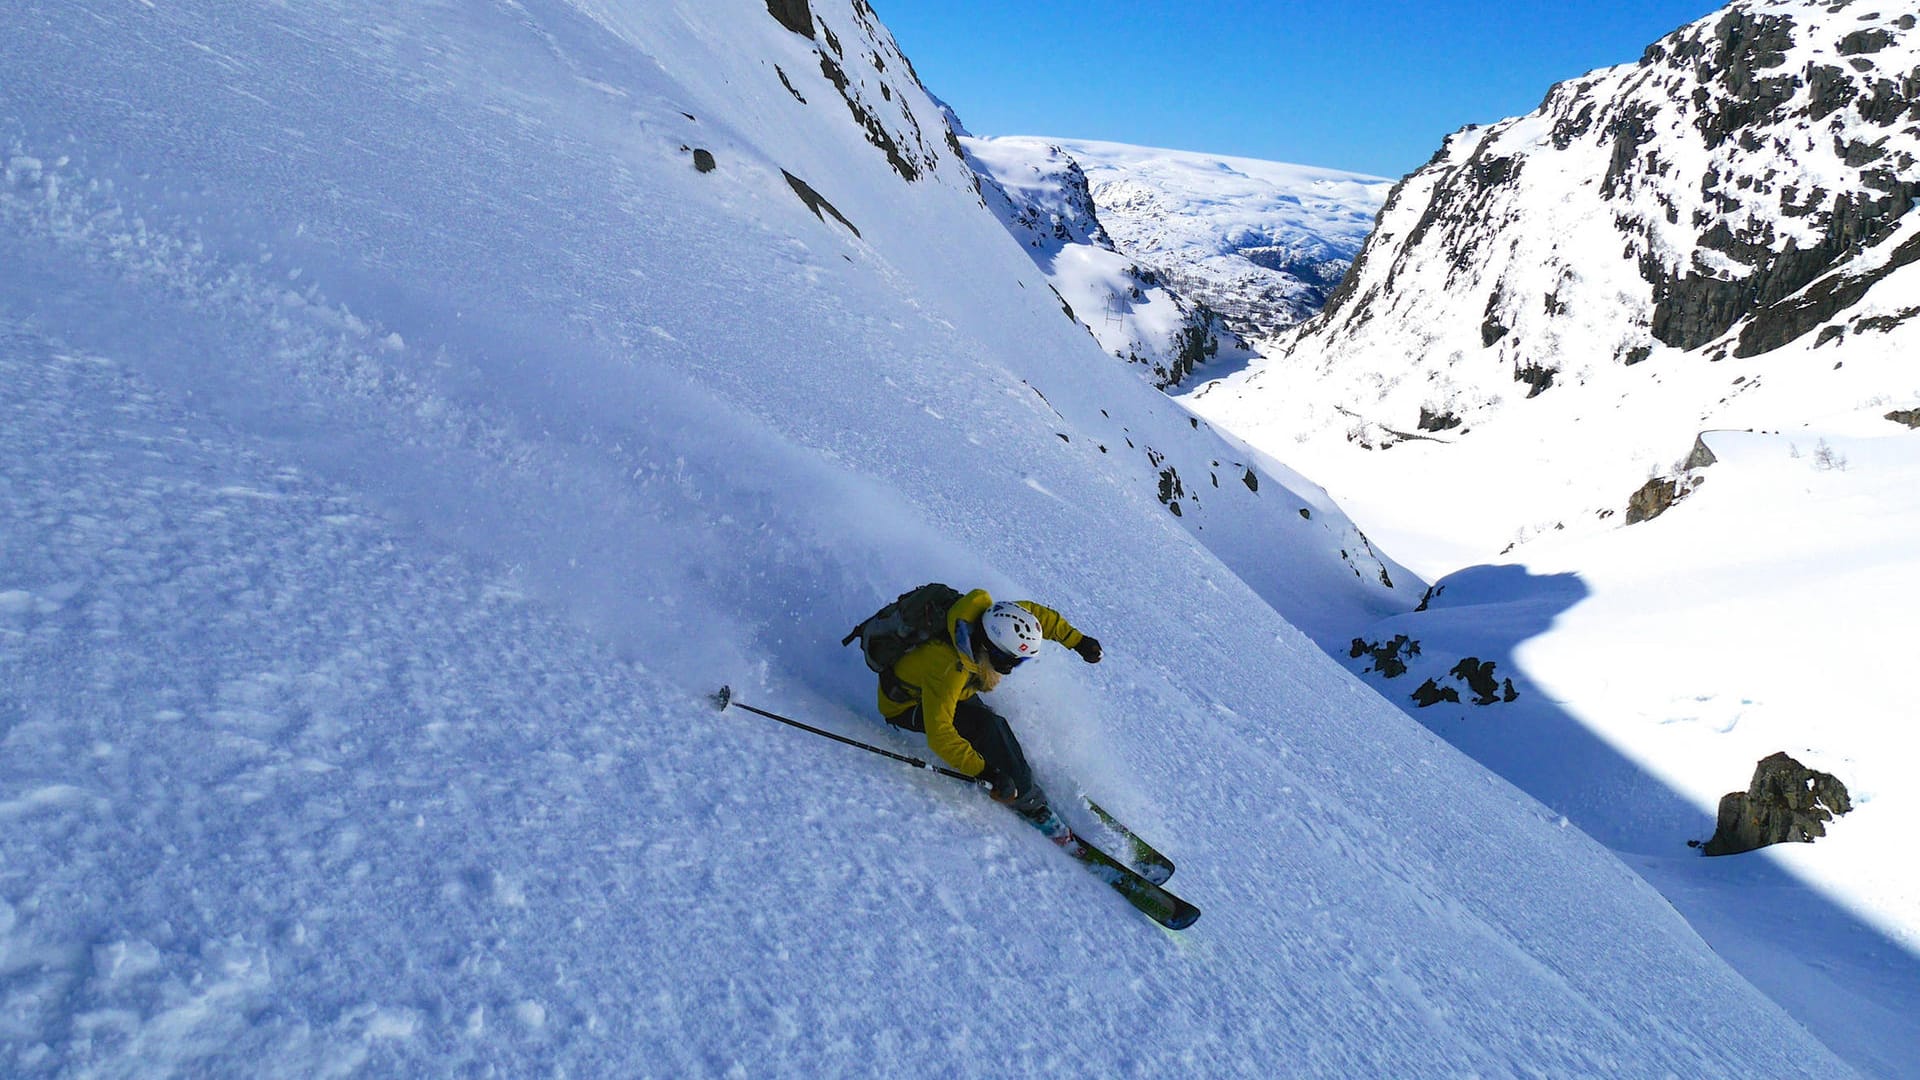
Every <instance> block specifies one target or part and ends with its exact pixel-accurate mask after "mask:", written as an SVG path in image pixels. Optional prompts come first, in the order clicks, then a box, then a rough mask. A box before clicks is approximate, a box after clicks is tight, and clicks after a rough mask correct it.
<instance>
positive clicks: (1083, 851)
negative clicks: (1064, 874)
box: [1026, 807, 1200, 930]
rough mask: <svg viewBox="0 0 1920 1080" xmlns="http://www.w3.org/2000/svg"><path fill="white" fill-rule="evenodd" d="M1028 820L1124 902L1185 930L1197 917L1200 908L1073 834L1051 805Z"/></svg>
mask: <svg viewBox="0 0 1920 1080" xmlns="http://www.w3.org/2000/svg"><path fill="white" fill-rule="evenodd" d="M1026 820H1027V823H1028V824H1030V825H1032V826H1033V827H1034V828H1036V829H1038V830H1040V832H1041V834H1042V835H1044V836H1046V838H1047V839H1049V840H1052V841H1053V842H1054V843H1055V844H1057V845H1058V846H1059V847H1060V849H1061V850H1062V851H1065V852H1066V853H1067V854H1069V855H1071V856H1073V857H1074V859H1075V860H1077V861H1078V862H1079V863H1080V865H1082V866H1084V867H1086V868H1087V869H1088V870H1090V871H1092V872H1093V875H1094V876H1095V877H1097V878H1099V879H1100V880H1102V881H1104V882H1106V883H1107V884H1108V885H1111V886H1113V891H1114V892H1117V893H1119V894H1120V895H1121V896H1124V897H1126V899H1127V903H1129V904H1132V905H1133V906H1134V907H1135V908H1138V909H1139V910H1140V913H1141V914H1143V915H1145V916H1146V917H1147V918H1149V919H1152V920H1153V921H1154V922H1157V923H1159V924H1160V925H1161V926H1164V927H1166V928H1167V929H1169V930H1185V929H1186V928H1187V927H1189V926H1192V925H1193V924H1194V921H1195V920H1196V919H1198V918H1200V909H1199V908H1197V907H1194V906H1193V905H1192V904H1189V903H1187V902H1186V901H1185V900H1182V899H1180V898H1179V897H1177V896H1175V895H1173V894H1172V893H1170V892H1168V891H1167V890H1165V889H1163V888H1161V887H1160V886H1159V885H1156V884H1154V883H1153V882H1152V881H1149V880H1147V879H1146V878H1145V877H1143V876H1141V875H1140V873H1139V872H1137V871H1135V870H1134V869H1133V868H1131V867H1129V866H1127V865H1126V864H1125V863H1123V862H1121V861H1120V860H1118V859H1116V858H1114V857H1113V856H1111V855H1109V854H1107V853H1106V852H1104V851H1101V850H1100V849H1099V848H1097V847H1094V846H1093V845H1092V844H1089V843H1087V842H1086V841H1085V840H1083V839H1081V838H1080V837H1078V836H1075V835H1074V833H1073V830H1072V829H1071V828H1069V827H1068V826H1067V823H1066V822H1064V821H1062V820H1060V815H1059V814H1057V813H1055V812H1054V811H1053V809H1052V808H1051V807H1049V808H1048V809H1047V812H1046V815H1045V816H1044V817H1040V818H1027V819H1026Z"/></svg>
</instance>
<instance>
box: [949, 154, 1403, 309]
mask: <svg viewBox="0 0 1920 1080" xmlns="http://www.w3.org/2000/svg"><path fill="white" fill-rule="evenodd" d="M989 148H991V150H989ZM970 150H971V152H972V153H973V154H974V155H975V156H976V157H978V158H981V159H983V160H989V161H1007V160H1021V159H1024V160H1025V161H1027V162H1039V161H1044V160H1047V159H1049V158H1050V157H1052V156H1054V155H1064V156H1065V157H1066V158H1067V159H1069V160H1071V161H1072V162H1073V163H1074V165H1075V166H1076V168H1077V169H1078V170H1079V171H1080V172H1082V173H1083V174H1084V175H1085V177H1086V180H1087V183H1088V185H1089V189H1090V191H1091V194H1092V196H1093V203H1094V206H1095V208H1096V209H1097V211H1098V214H1099V218H1100V221H1101V223H1102V225H1104V227H1105V229H1106V232H1107V234H1108V235H1109V236H1111V237H1112V240H1113V244H1114V246H1115V247H1116V248H1118V249H1119V250H1120V251H1121V252H1123V253H1125V254H1126V255H1127V256H1128V257H1130V258H1132V259H1134V260H1136V261H1137V262H1138V263H1139V264H1140V265H1141V266H1143V267H1146V268H1148V269H1151V270H1152V271H1154V272H1155V273H1156V274H1157V275H1158V276H1159V277H1160V278H1161V279H1162V280H1164V281H1166V282H1168V283H1169V284H1171V285H1172V287H1173V289H1174V291H1175V292H1177V293H1179V294H1180V295H1181V296H1183V297H1185V298H1187V299H1188V300H1190V301H1193V302H1196V303H1200V304H1204V305H1206V306H1207V307H1209V308H1211V309H1213V310H1214V311H1217V312H1219V313H1220V314H1221V316H1222V317H1223V318H1224V319H1225V321H1226V324H1227V325H1228V326H1229V327H1231V328H1232V329H1233V330H1234V331H1235V332H1237V333H1238V334H1240V335H1241V336H1242V337H1246V338H1248V339H1257V338H1262V337H1267V336H1271V335H1272V334H1274V333H1276V332H1277V331H1279V330H1280V329H1281V328H1283V327H1286V326H1289V325H1292V324H1293V323H1296V322H1299V321H1300V320H1302V319H1304V318H1307V317H1308V316H1311V315H1312V314H1314V313H1315V312H1317V311H1319V310H1320V307H1321V305H1322V304H1323V303H1325V301H1326V299H1327V296H1328V294H1329V293H1330V292H1331V291H1332V290H1333V288H1334V286H1335V285H1337V284H1338V283H1339V281H1340V279H1341V277H1342V276H1343V275H1344V274H1345V273H1346V271H1347V266H1348V265H1349V264H1350V263H1351V262H1352V261H1353V258H1354V256H1355V255H1356V254H1357V253H1358V252H1359V250H1360V245H1361V243H1362V242H1363V241H1364V240H1365V239H1366V235H1367V230H1368V229H1369V228H1370V227H1371V226H1372V224H1373V217H1374V214H1375V212H1376V211H1378V210H1379V208H1380V203H1381V200H1382V199H1384V198H1385V197H1386V193H1387V188H1388V181H1386V180H1383V179H1380V178H1379V177H1372V176H1363V175H1360V174H1358V173H1349V172H1340V171H1337V170H1332V169H1317V168H1311V167H1307V166H1302V165H1287V164H1282V163H1280V162H1273V161H1258V160H1253V159H1249V158H1235V157H1222V156H1218V155H1212V154H1199V153H1188V152H1184V151H1178V150H1157V149H1151V148H1147V147H1139V146H1127V145H1123V144H1120V143H1108V142H1089V141H1084V140H1060V139H1039V138H1029V137H1007V138H996V139H981V140H975V142H974V143H973V144H971V145H970ZM994 175H995V176H996V178H1002V177H1001V174H1000V172H998V171H996V172H995V173H994Z"/></svg>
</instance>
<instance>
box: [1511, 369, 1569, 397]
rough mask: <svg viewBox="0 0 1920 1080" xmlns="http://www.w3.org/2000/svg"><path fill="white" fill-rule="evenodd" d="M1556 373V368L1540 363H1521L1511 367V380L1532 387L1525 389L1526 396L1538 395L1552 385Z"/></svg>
mask: <svg viewBox="0 0 1920 1080" xmlns="http://www.w3.org/2000/svg"><path fill="white" fill-rule="evenodd" d="M1557 373H1558V372H1557V370H1556V369H1554V368H1550V367H1543V366H1541V365H1540V364H1522V365H1520V366H1518V367H1515V368H1514V369H1513V381H1514V382H1517V383H1526V384H1527V385H1528V386H1530V387H1532V388H1533V389H1531V390H1529V391H1527V396H1528V397H1530V398H1531V397H1539V396H1540V395H1541V394H1544V393H1546V392H1547V389H1548V388H1549V387H1551V386H1552V385H1553V377H1554V375H1555V374H1557Z"/></svg>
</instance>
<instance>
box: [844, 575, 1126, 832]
mask: <svg viewBox="0 0 1920 1080" xmlns="http://www.w3.org/2000/svg"><path fill="white" fill-rule="evenodd" d="M1042 641H1057V642H1059V643H1060V644H1061V645H1063V646H1065V647H1067V648H1069V649H1072V650H1073V651H1074V652H1076V653H1079V654H1080V658H1081V659H1082V660H1085V661H1086V662H1087V663H1089V664H1097V663H1099V662H1100V642H1099V641H1097V640H1096V639H1094V638H1091V637H1088V636H1087V635H1086V634H1083V633H1081V632H1080V631H1079V630H1077V629H1075V628H1074V626H1073V624H1072V623H1069V622H1068V621H1067V620H1066V619H1065V618H1062V617H1061V615H1060V613H1059V612H1057V611H1054V610H1052V609H1051V608H1047V607H1042V606H1041V605H1039V604H1036V603H1033V602H1032V601H1029V600H1019V601H1005V600H1003V601H1000V602H998V603H995V602H994V599H993V597H991V596H989V595H988V594H987V592H986V590H984V589H975V590H973V591H972V592H970V593H967V594H966V595H965V596H962V597H961V598H960V599H959V600H958V601H956V602H955V603H954V604H953V606H952V607H950V608H948V609H947V620H946V633H945V634H944V635H937V636H935V637H934V638H933V639H932V640H930V641H927V642H926V643H925V644H922V645H919V646H917V647H915V648H913V649H912V650H911V651H909V652H908V653H907V654H906V655H905V656H903V657H901V658H900V660H899V662H898V663H896V664H894V665H893V667H892V668H891V669H890V670H888V671H885V672H883V673H881V676H880V689H879V701H880V715H881V716H883V717H885V718H886V721H887V723H889V724H892V725H894V726H895V727H900V728H905V729H907V730H908V731H918V732H924V733H925V734H926V736H927V745H928V746H929V747H931V748H932V749H933V752H934V753H936V754H939V755H940V756H941V757H943V758H945V759H946V760H947V761H948V762H949V763H950V764H952V765H953V767H954V768H955V769H958V770H959V771H960V772H963V773H965V774H966V775H968V776H972V777H976V778H978V779H981V780H984V781H986V782H987V783H988V784H990V785H991V786H992V791H993V798H994V799H995V801H997V802H1001V803H1004V804H1006V805H1008V806H1010V807H1012V808H1013V809H1014V810H1016V811H1018V812H1019V813H1020V814H1021V815H1023V816H1025V817H1028V818H1031V819H1039V818H1042V817H1044V816H1045V815H1046V813H1047V797H1046V794H1045V793H1044V792H1042V791H1041V790H1040V785H1038V784H1036V783H1034V780H1033V770H1032V769H1031V768H1029V767H1028V766H1027V758H1026V755H1025V754H1024V753H1022V752H1021V750H1020V741H1019V740H1018V739H1016V738H1014V735H1013V729H1012V728H1011V727H1009V726H1008V725H1007V721H1006V718H1005V717H1002V716H1001V715H1000V714H999V713H997V712H994V711H993V710H992V709H990V708H988V707H987V706H986V705H984V704H982V703H981V702H980V701H979V700H978V699H977V698H975V696H974V695H975V694H978V693H980V692H981V691H990V690H992V689H993V688H994V687H996V686H998V685H999V684H1000V680H1001V679H1002V678H1003V677H1005V676H1007V675H1009V674H1011V673H1012V672H1013V669H1014V668H1016V667H1019V666H1020V665H1021V664H1023V663H1025V662H1026V661H1028V660H1030V659H1032V658H1033V657H1034V656H1035V655H1036V654H1037V653H1038V652H1039V649H1040V643H1041V642H1042Z"/></svg>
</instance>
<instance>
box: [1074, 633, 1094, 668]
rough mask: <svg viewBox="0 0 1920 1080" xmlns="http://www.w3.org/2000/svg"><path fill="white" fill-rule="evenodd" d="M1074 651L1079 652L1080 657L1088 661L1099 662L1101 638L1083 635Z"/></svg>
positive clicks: (1091, 662) (1090, 662)
mask: <svg viewBox="0 0 1920 1080" xmlns="http://www.w3.org/2000/svg"><path fill="white" fill-rule="evenodd" d="M1073 651H1074V652H1077V653H1079V654H1080V659H1082V660H1085V661H1086V662H1087V663H1089V664H1097V663H1099V662H1100V639H1099V638H1093V637H1087V636H1085V635H1082V636H1081V638H1080V644H1078V645H1075V646H1074V647H1073Z"/></svg>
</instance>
